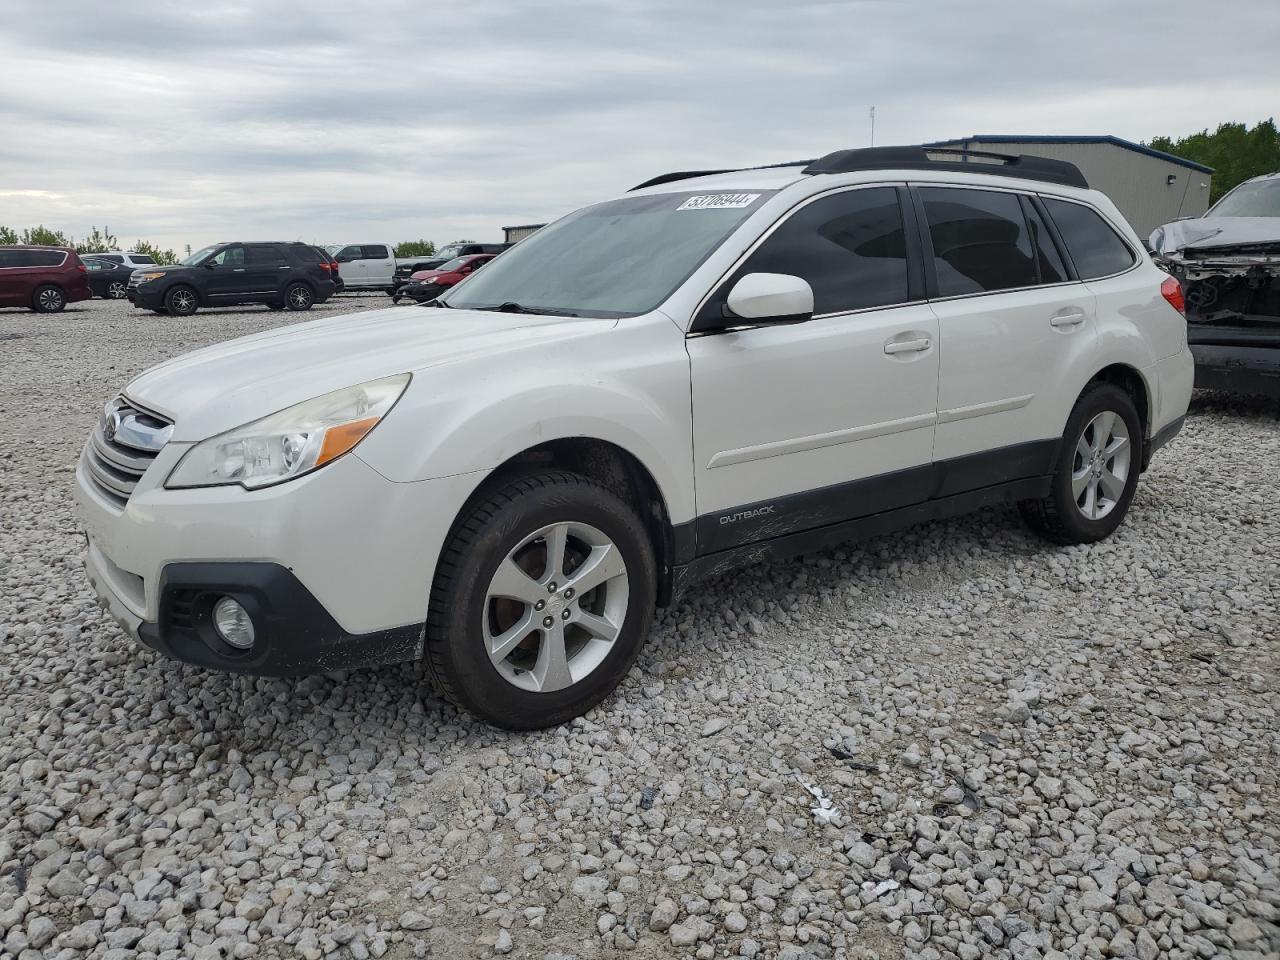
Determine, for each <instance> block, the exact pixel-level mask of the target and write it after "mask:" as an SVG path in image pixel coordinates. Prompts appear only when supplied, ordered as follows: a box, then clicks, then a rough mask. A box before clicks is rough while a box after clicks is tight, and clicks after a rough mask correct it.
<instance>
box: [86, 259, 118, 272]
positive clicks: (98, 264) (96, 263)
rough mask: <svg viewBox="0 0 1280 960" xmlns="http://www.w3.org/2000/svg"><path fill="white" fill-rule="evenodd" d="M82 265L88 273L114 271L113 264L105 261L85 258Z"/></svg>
mask: <svg viewBox="0 0 1280 960" xmlns="http://www.w3.org/2000/svg"><path fill="white" fill-rule="evenodd" d="M84 265H85V268H86V269H87V270H88V271H89V272H90V273H101V272H102V271H103V270H114V269H115V268H116V265H115V264H114V263H111V262H109V261H107V260H94V259H93V258H92V257H86V258H85V261H84Z"/></svg>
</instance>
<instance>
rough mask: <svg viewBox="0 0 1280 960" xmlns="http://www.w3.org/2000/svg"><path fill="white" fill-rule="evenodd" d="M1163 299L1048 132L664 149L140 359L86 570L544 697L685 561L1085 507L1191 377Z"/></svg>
mask: <svg viewBox="0 0 1280 960" xmlns="http://www.w3.org/2000/svg"><path fill="white" fill-rule="evenodd" d="M1181 310H1182V298H1181V289H1180V287H1179V286H1178V284H1177V283H1176V281H1174V280H1172V279H1171V278H1169V277H1168V276H1166V275H1165V274H1164V273H1162V272H1161V271H1160V270H1159V269H1157V268H1156V267H1155V266H1154V265H1153V264H1152V262H1151V260H1150V258H1149V257H1148V256H1147V254H1146V252H1145V251H1144V249H1143V246H1142V244H1141V243H1140V242H1139V240H1138V239H1137V237H1136V236H1135V235H1134V233H1133V231H1132V229H1131V228H1130V227H1129V226H1128V224H1127V223H1126V222H1125V220H1124V219H1123V217H1121V215H1120V214H1119V213H1118V212H1117V211H1116V208H1115V206H1114V205H1112V203H1111V202H1110V201H1109V200H1108V199H1107V198H1106V197H1105V196H1103V195H1102V194H1100V193H1098V192H1096V191H1093V190H1090V189H1089V188H1088V185H1087V184H1086V182H1085V181H1084V178H1083V177H1082V176H1081V175H1080V173H1079V171H1078V170H1077V169H1076V168H1075V167H1074V166H1071V165H1070V164H1065V163H1061V162H1055V161H1051V160H1045V159H1037V158H1033V157H1005V156H999V155H990V154H984V155H980V154H976V153H973V152H969V153H965V154H963V155H961V156H955V155H949V154H945V153H942V152H939V151H935V150H932V149H930V150H928V151H926V150H925V149H924V148H921V147H889V148H874V149H867V150H846V151H840V152H836V153H832V154H829V155H828V156H825V157H822V158H821V159H818V160H814V161H812V162H808V163H799V164H790V165H780V166H776V167H770V168H757V169H748V170H738V171H716V172H712V173H677V174H669V175H666V176H661V177H657V178H655V179H653V180H650V181H648V182H647V183H643V184H641V185H640V186H638V187H636V188H635V189H633V190H631V191H630V192H628V193H627V194H625V195H623V196H622V197H620V198H618V199H614V200H609V201H606V202H604V203H599V204H596V205H594V206H589V207H586V208H584V209H582V210H579V211H577V212H576V213H572V214H570V215H568V216H566V217H564V218H563V219H561V220H560V221H558V222H556V223H553V224H552V225H551V226H548V227H545V228H544V229H542V230H541V231H539V232H538V233H536V234H534V235H533V236H532V237H530V238H529V239H527V240H525V241H523V242H522V243H521V244H519V245H518V246H517V247H515V248H514V249H512V250H510V251H508V252H506V253H504V254H503V255H502V256H501V257H499V258H498V259H497V260H495V261H494V262H493V263H492V264H490V265H489V266H487V267H486V268H485V269H484V270H483V271H480V272H478V273H476V274H475V275H473V276H472V277H470V278H468V279H467V280H466V281H464V282H463V283H460V284H458V285H457V286H456V287H454V288H453V289H452V290H450V291H449V292H448V293H446V294H445V295H443V296H442V297H441V298H440V299H439V300H436V301H432V302H430V303H428V304H426V305H424V306H423V307H420V308H411V309H409V310H404V309H392V310H387V311H380V312H371V313H363V314H360V315H358V316H349V317H335V318H329V319H322V320H317V321H313V322H310V323H303V324H298V325H294V326H288V327H283V328H279V329H275V330H271V331H269V332H266V333H261V334H257V335H254V336H249V337H244V338H242V339H238V340H233V341H231V342H229V343H224V344H220V345H217V346H213V347H209V348H206V349H203V350H198V351H196V352H194V353H190V354H187V355H186V356H182V357H178V358H177V359H174V360H170V361H168V362H167V363H163V364H161V365H159V366H157V367H154V368H152V369H151V370H148V371H147V372H145V373H143V374H142V375H141V376H139V377H138V378H137V379H135V380H134V381H133V382H132V383H130V384H129V385H128V386H127V387H126V388H125V389H124V391H123V392H122V393H121V394H120V395H119V396H118V397H116V398H115V399H113V400H111V401H110V402H109V403H108V404H107V405H106V408H105V409H104V411H103V413H102V416H101V418H100V422H99V423H98V424H97V426H95V427H94V430H93V433H92V436H91V437H90V440H89V442H88V444H87V446H86V447H85V450H84V454H83V456H82V458H81V460H80V463H79V468H78V470H77V480H78V484H77V488H78V494H77V497H78V502H79V506H80V510H81V513H82V516H83V520H84V525H85V527H86V529H87V533H88V557H87V565H88V571H89V576H90V578H91V580H92V582H93V584H94V586H95V587H96V589H97V591H98V592H99V593H100V595H101V596H102V598H103V600H104V601H105V603H106V605H107V606H108V608H109V610H110V611H111V612H112V613H113V615H114V617H115V618H116V619H117V620H118V621H119V623H120V624H121V625H122V626H123V628H124V629H125V631H126V632H127V633H128V634H129V635H130V636H131V637H134V638H135V639H137V640H138V641H140V642H141V643H143V644H146V645H147V646H149V647H152V648H154V649H156V650H158V651H160V652H161V653H163V654H165V655H167V656H170V657H174V658H177V659H179V660H183V661H187V662H190V663H195V664H201V665H204V666H207V667H213V668H217V669H221V670H231V671H241V672H246V673H257V674H270V675H287V674H300V673H308V672H318V671H329V670H336V669H340V668H347V667H357V666H368V665H376V664H384V663H390V662H395V661H405V660H413V659H423V660H425V662H426V663H427V664H428V665H429V668H430V670H431V672H432V674H433V675H434V677H435V679H436V680H437V681H438V682H439V684H440V686H441V687H442V688H443V689H444V691H445V692H446V693H447V694H448V696H449V697H451V698H452V699H453V700H454V701H456V702H457V703H458V704H459V705H461V706H462V707H464V708H466V709H468V710H470V711H473V712H474V713H475V714H477V715H479V716H480V717H482V718H484V719H485V720H487V721H489V722H491V723H494V724H498V725H501V726H504V727H509V728H515V729H525V728H534V727H541V726H547V725H551V724H556V723H560V722H563V721H565V720H567V719H569V718H571V717H573V716H575V715H577V714H581V713H582V712H584V711H586V710H588V709H589V708H591V707H592V706H593V705H594V704H596V703H598V702H599V701H600V700H601V699H603V698H604V697H605V696H606V695H608V694H609V692H610V691H611V690H612V689H613V688H614V687H615V686H617V684H618V683H619V682H620V681H621V679H622V678H623V676H624V675H625V674H626V673H627V671H628V670H629V669H630V667H631V665H632V664H633V662H634V661H635V659H636V657H637V655H638V653H639V651H640V647H641V644H642V642H643V640H644V638H645V635H646V633H647V631H648V629H649V626H650V622H651V617H652V615H653V610H654V607H655V605H663V604H668V603H670V602H671V600H672V598H673V597H674V596H676V595H678V594H679V592H680V591H681V590H682V589H683V588H684V587H685V585H686V584H687V583H689V582H690V581H691V580H693V579H695V578H696V577H699V576H704V575H707V574H710V573H721V572H723V571H725V570H728V569H731V568H732V567H733V566H735V565H739V564H743V563H748V562H756V561H759V560H763V559H773V558H779V557H784V556H787V555H793V554H796V553H800V552H803V551H810V550H814V549H819V548H822V547H825V546H828V545H830V544H834V543H837V542H839V541H843V540H848V539H852V538H858V537H866V536H873V535H877V534H882V533H885V532H886V531H890V530H893V529H896V528H900V527H902V526H905V525H908V524H913V523H917V522H920V521H924V520H931V519H936V518H939V517H948V516H952V515H956V514H960V513H963V512H965V511H970V510H974V509H976V508H979V507H982V506H985V505H988V504H998V503H1003V502H1012V503H1016V504H1017V505H1018V507H1019V508H1020V510H1021V512H1022V515H1023V516H1024V517H1025V518H1026V520H1027V522H1028V523H1029V524H1030V525H1031V526H1032V527H1033V528H1034V529H1035V530H1037V531H1039V532H1040V533H1042V534H1044V535H1045V536H1046V537H1048V538H1049V539H1050V540H1053V541H1055V542H1058V543H1085V542H1089V541H1095V540H1098V539H1100V538H1102V537H1106V536H1107V535H1109V534H1110V533H1111V532H1112V531H1114V530H1115V529H1116V527H1117V526H1118V525H1119V524H1120V522H1121V520H1122V519H1123V517H1124V515H1125V512H1126V510H1127V509H1128V507H1129V503H1130V501H1131V500H1132V498H1133V495H1134V489H1135V486H1136V485H1137V483H1138V476H1139V474H1140V473H1141V471H1142V470H1143V469H1144V468H1145V467H1146V466H1147V464H1148V462H1149V460H1150V458H1151V455H1152V454H1153V452H1154V451H1155V450H1156V449H1157V448H1159V447H1160V446H1161V445H1162V444H1164V443H1166V442H1167V441H1168V440H1169V439H1170V438H1171V437H1173V436H1174V434H1176V433H1177V432H1178V430H1179V428H1180V427H1181V425H1182V421H1183V417H1184V415H1185V413H1186V410H1187V404H1188V400H1189V397H1190V394H1191V383H1192V373H1193V364H1192V359H1191V355H1190V353H1189V352H1188V349H1187V341H1186V327H1185V322H1184V319H1183V316H1182V313H1181Z"/></svg>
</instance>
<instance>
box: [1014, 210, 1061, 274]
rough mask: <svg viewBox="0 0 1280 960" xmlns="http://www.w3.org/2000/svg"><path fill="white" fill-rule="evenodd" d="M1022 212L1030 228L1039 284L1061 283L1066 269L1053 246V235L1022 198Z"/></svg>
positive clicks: (1037, 212)
mask: <svg viewBox="0 0 1280 960" xmlns="http://www.w3.org/2000/svg"><path fill="white" fill-rule="evenodd" d="M1022 212H1023V213H1025V214H1026V215H1027V224H1028V226H1030V227H1031V243H1032V244H1033V245H1034V247H1035V251H1036V269H1037V270H1038V271H1039V272H1040V282H1041V283H1062V282H1063V281H1064V280H1067V279H1069V278H1068V277H1067V268H1066V266H1064V265H1063V263H1062V255H1061V254H1060V253H1058V248H1057V246H1055V245H1054V242H1053V235H1052V234H1050V233H1049V228H1048V227H1046V226H1045V223H1044V220H1042V219H1041V217H1040V211H1038V210H1037V209H1036V208H1035V204H1033V203H1032V202H1031V201H1030V200H1029V199H1028V198H1027V197H1023V198H1022Z"/></svg>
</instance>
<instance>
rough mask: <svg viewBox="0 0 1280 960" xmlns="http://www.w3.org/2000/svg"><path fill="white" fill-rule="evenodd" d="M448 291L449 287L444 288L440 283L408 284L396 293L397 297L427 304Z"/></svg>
mask: <svg viewBox="0 0 1280 960" xmlns="http://www.w3.org/2000/svg"><path fill="white" fill-rule="evenodd" d="M447 289H448V287H442V286H440V285H439V284H438V283H416V282H415V283H406V284H405V285H404V286H403V287H401V288H400V289H399V290H397V291H396V293H395V296H397V297H409V298H410V299H413V300H416V301H418V303H426V302H427V301H428V300H434V299H435V298H436V297H438V296H440V294H442V293H444V292H445V290H447Z"/></svg>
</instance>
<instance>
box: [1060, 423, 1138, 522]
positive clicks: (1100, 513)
mask: <svg viewBox="0 0 1280 960" xmlns="http://www.w3.org/2000/svg"><path fill="white" fill-rule="evenodd" d="M1132 462H1133V443H1132V442H1131V440H1130V437H1129V428H1128V427H1127V426H1125V422H1124V418H1123V417H1121V416H1120V415H1119V414H1117V413H1114V412H1113V411H1111V410H1104V411H1102V413H1100V414H1098V415H1097V416H1096V417H1094V418H1093V419H1092V420H1090V421H1089V422H1088V423H1087V424H1086V425H1085V428H1084V431H1083V432H1082V433H1081V434H1080V437H1079V439H1078V440H1077V441H1076V450H1075V459H1074V460H1073V462H1072V466H1071V495H1072V496H1073V497H1074V498H1075V501H1076V508H1077V509H1079V511H1080V512H1081V513H1082V514H1083V515H1084V516H1085V518H1086V519H1088V520H1101V519H1102V518H1103V517H1105V516H1106V515H1107V514H1109V513H1110V512H1111V511H1112V510H1114V509H1115V508H1116V504H1118V503H1119V502H1120V499H1121V497H1123V496H1124V489H1125V485H1126V483H1128V480H1129V470H1130V467H1131V465H1132Z"/></svg>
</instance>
